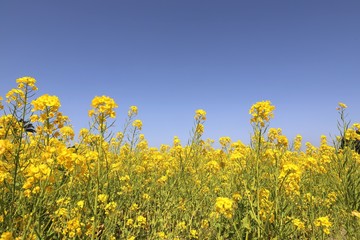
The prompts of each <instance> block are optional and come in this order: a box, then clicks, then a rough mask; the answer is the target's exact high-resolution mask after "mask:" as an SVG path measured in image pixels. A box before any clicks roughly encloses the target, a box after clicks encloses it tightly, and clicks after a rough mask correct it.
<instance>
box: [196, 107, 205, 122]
mask: <svg viewBox="0 0 360 240" xmlns="http://www.w3.org/2000/svg"><path fill="white" fill-rule="evenodd" d="M194 118H195V120H197V121H205V120H206V112H205V110H203V109H198V110H196V111H195V117H194Z"/></svg>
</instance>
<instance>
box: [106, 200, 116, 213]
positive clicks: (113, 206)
mask: <svg viewBox="0 0 360 240" xmlns="http://www.w3.org/2000/svg"><path fill="white" fill-rule="evenodd" d="M116 207H117V203H116V202H109V203H108V204H106V206H105V214H106V215H108V214H110V213H112V212H114V211H115V209H116Z"/></svg>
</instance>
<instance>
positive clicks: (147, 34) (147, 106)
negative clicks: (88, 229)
mask: <svg viewBox="0 0 360 240" xmlns="http://www.w3.org/2000/svg"><path fill="white" fill-rule="evenodd" d="M359 13H360V1H358V0H354V1H333V0H315V1H314V0H304V1H289V0H283V1H276V0H271V1H269V0H258V1H256V0H255V1H253V0H251V1H250V0H249V1H241V0H218V1H213V0H171V1H170V0H162V1H159V0H143V1H136V0H131V1H130V0H128V1H120V0H116V1H115V0H113V1H100V0H99V1H90V0H86V1H85V0H81V1H80V0H76V1H69V0H66V1H65V0H63V1H36V0H34V1H18V0H11V1H10V0H8V1H1V3H0V95H1V96H5V94H6V92H7V91H8V90H10V89H11V88H12V87H15V86H16V83H15V80H16V78H19V77H22V76H27V75H29V76H32V77H34V78H36V79H37V86H38V87H39V91H38V93H37V96H40V95H42V94H44V93H48V94H51V95H57V96H59V97H60V100H61V103H62V107H61V111H62V112H63V113H64V114H65V115H68V116H69V117H70V119H71V121H72V125H73V126H74V128H75V129H76V130H79V129H80V128H82V127H87V126H88V117H87V111H88V110H89V109H90V102H91V100H92V98H93V97H94V96H96V95H108V96H111V97H113V98H114V99H115V101H116V102H117V104H118V105H119V108H118V110H117V114H118V117H117V122H116V126H115V128H114V131H117V130H121V129H122V125H123V124H124V119H125V118H126V114H127V109H128V107H129V106H131V105H137V106H138V107H139V116H138V117H139V119H141V120H142V121H143V123H144V127H143V133H144V134H145V136H146V138H147V139H148V141H149V143H150V145H151V146H159V145H160V143H168V144H169V143H171V142H172V139H173V137H174V136H175V135H177V136H179V137H180V139H181V140H182V142H183V143H186V142H187V140H188V138H189V132H190V130H191V128H192V126H193V115H194V111H195V110H196V109H199V108H202V109H204V110H206V111H207V113H208V114H207V117H208V120H207V122H206V125H205V138H207V137H209V138H212V139H216V140H217V139H218V138H219V137H221V136H230V137H231V138H232V139H233V140H241V141H243V142H245V143H248V142H249V135H250V133H251V131H252V128H251V125H250V124H249V119H250V115H249V113H248V111H249V108H250V107H251V105H252V104H254V103H255V102H257V101H261V100H270V101H271V102H272V103H273V104H274V105H275V106H276V111H275V118H274V119H273V120H272V122H271V127H276V128H278V127H280V128H282V129H283V133H284V134H285V135H287V136H288V137H289V138H293V137H294V136H295V135H296V134H301V135H302V136H303V138H304V142H306V141H310V142H311V143H313V144H315V145H317V144H318V143H319V138H320V135H322V134H324V135H327V136H329V135H330V134H331V135H334V134H337V129H336V122H337V119H338V114H337V111H336V110H335V109H336V107H337V104H338V102H344V103H346V104H347V105H348V106H349V108H348V113H349V119H351V120H352V122H359V121H360V119H359V118H360V94H359V81H360V14H359Z"/></svg>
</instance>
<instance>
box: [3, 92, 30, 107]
mask: <svg viewBox="0 0 360 240" xmlns="http://www.w3.org/2000/svg"><path fill="white" fill-rule="evenodd" d="M24 98H25V93H24V91H23V90H21V89H11V90H10V91H9V92H8V93H7V94H6V99H7V100H6V102H8V103H10V102H11V101H14V102H16V103H17V105H18V106H19V105H21V104H22V103H23V102H22V101H23V100H24Z"/></svg>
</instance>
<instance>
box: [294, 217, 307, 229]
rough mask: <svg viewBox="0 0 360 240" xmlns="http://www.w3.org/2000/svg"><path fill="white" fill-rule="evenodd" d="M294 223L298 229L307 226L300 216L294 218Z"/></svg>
mask: <svg viewBox="0 0 360 240" xmlns="http://www.w3.org/2000/svg"><path fill="white" fill-rule="evenodd" d="M292 223H293V225H294V226H295V227H296V229H297V230H303V229H304V228H305V224H304V223H303V222H302V221H301V220H300V219H298V218H295V219H293V220H292Z"/></svg>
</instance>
